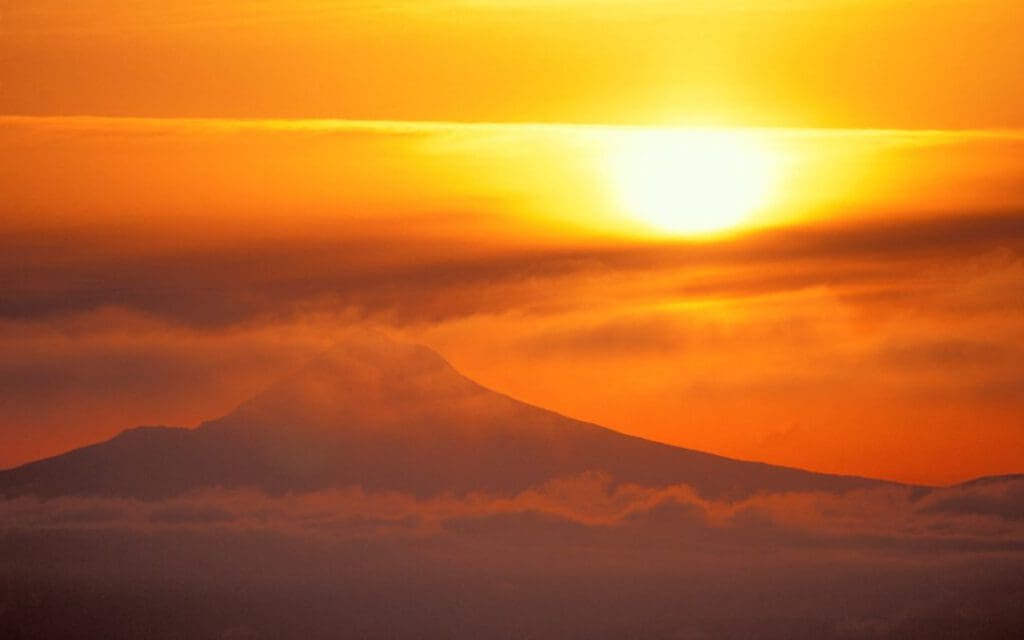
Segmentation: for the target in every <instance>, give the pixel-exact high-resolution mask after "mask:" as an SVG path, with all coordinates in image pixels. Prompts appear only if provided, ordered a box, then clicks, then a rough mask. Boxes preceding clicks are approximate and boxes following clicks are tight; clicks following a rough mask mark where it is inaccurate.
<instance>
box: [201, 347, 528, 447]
mask: <svg viewBox="0 0 1024 640" xmlns="http://www.w3.org/2000/svg"><path fill="white" fill-rule="evenodd" d="M488 401H489V403H490V406H488V407H485V406H483V405H485V404H487V403H488ZM514 404H519V403H516V402H515V401H513V400H511V399H509V398H507V397H505V396H502V395H501V394H498V393H496V392H493V391H490V390H488V389H485V388H484V387H482V386H480V385H478V384H476V383H475V382H473V381H472V380H470V379H468V378H466V377H465V376H463V375H462V374H460V373H459V372H458V371H456V370H455V369H454V368H453V367H452V366H451V365H450V364H449V363H448V362H447V361H446V360H445V359H444V358H443V357H442V356H441V355H440V354H438V353H437V352H436V351H433V350H432V349H429V348H427V347H425V346H422V345H416V344H407V343H402V342H397V341H393V340H390V339H388V338H387V337H385V336H383V335H382V334H379V333H369V332H367V333H363V334H358V335H356V336H352V337H348V338H346V339H344V340H342V341H340V342H338V343H336V344H335V345H334V347H332V348H331V349H330V350H329V351H327V352H325V353H323V354H321V355H320V356H318V357H317V358H315V359H314V360H313V361H311V362H310V363H308V364H307V365H306V366H304V367H303V368H302V369H300V370H299V371H297V372H295V373H294V374H293V375H291V376H288V377H286V378H284V379H282V380H280V381H279V382H277V383H276V384H274V385H272V386H271V387H270V388H268V389H266V390H265V391H263V392H262V393H259V394H258V395H256V396H254V397H253V398H252V399H250V400H248V401H246V402H245V403H243V404H242V405H240V406H239V407H238V408H237V409H235V410H234V411H232V412H231V413H230V414H228V415H227V416H224V417H223V418H220V419H217V420H213V421H210V422H207V423H204V424H203V425H202V427H201V428H202V429H247V430H262V431H267V430H270V431H275V430H280V431H288V432H292V433H296V432H308V433H323V432H325V431H337V430H349V429H357V430H369V431H376V432H388V431H394V432H399V431H400V432H404V433H405V434H406V435H410V434H409V432H410V431H411V430H413V429H416V428H427V427H431V428H435V429H437V428H443V427H453V426H458V427H469V426H472V425H474V424H477V423H479V422H480V420H481V419H482V418H485V417H486V415H487V413H488V411H490V412H493V411H495V410H497V409H498V408H499V407H498V406H496V405H500V407H501V408H503V409H508V408H509V407H510V406H511V405H514Z"/></svg>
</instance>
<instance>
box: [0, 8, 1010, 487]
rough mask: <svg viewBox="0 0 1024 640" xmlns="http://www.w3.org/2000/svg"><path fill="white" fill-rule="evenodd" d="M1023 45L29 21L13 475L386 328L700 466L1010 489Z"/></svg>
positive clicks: (5, 48)
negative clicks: (741, 462) (733, 462)
mask: <svg viewBox="0 0 1024 640" xmlns="http://www.w3.org/2000/svg"><path fill="white" fill-rule="evenodd" d="M1022 11H1024V10H1022V9H1021V8H1020V5H1019V3H1016V2H1009V1H1005V2H1004V1H1001V0H1000V1H990V2H960V1H953V0H946V1H936V2H929V3H916V2H903V3H893V2H881V1H876V0H847V1H835V2H826V1H811V0H790V1H787V2H777V3H758V2H752V1H749V0H725V1H722V2H711V1H710V0H692V1H690V2H667V1H665V2H663V1H661V0H639V1H636V0H635V1H632V2H620V1H613V0H554V1H550V2H541V1H539V0H538V1H529V0H524V1H519V2H513V1H508V2H498V1H484V0H479V1H472V0H420V1H417V2H412V1H404V2H401V1H400V2H378V1H374V0H362V1H352V2H306V1H300V2H287V3H286V2H280V1H263V2H234V1H229V2H219V3H212V2H211V3H206V2H201V3H188V4H184V3H176V4H173V5H169V4H165V3H140V2H131V1H129V0H104V1H92V0H86V1H84V2H80V3H74V4H72V3H66V2H56V1H55V0H40V1H39V2H33V3H19V4H18V5H16V6H12V7H8V8H6V10H5V13H4V15H3V22H2V23H0V25H2V27H0V29H2V35H3V37H2V39H0V82H2V85H0V87H2V90H0V114H2V115H0V148H3V149H4V151H5V152H4V153H3V154H0V292H2V293H3V295H2V296H0V353H3V354H4V355H3V356H2V357H0V466H8V465H13V464H17V463H20V462H24V461H27V460H29V459H32V458H36V457H40V456H43V455H49V454H52V453H55V452H57V451H60V450H63V449H66V448H69V447H73V446H79V445H82V444H86V443H89V442H92V441H95V440H96V439H98V438H102V437H108V436H110V435H113V434H114V433H116V432H118V431H120V430H121V429H123V428H125V427H129V426H134V425H136V424H181V425H185V426H191V425H194V424H196V423H198V422H200V421H201V420H204V419H208V418H212V417H215V416H217V415H219V414H223V413H225V412H226V411H228V410H229V409H231V408H232V406H233V405H234V404H236V403H237V402H239V401H241V400H244V399H245V398H246V397H248V396H249V395H251V394H252V393H254V392H255V391H258V390H259V389H261V388H262V387H263V386H265V385H266V384H268V383H269V382H271V381H273V380H274V379H275V378H277V377H280V376H281V375H282V373H284V372H287V371H289V370H291V369H292V368H294V367H295V366H297V365H298V364H300V363H301V362H302V361H303V360H304V359H305V358H307V357H309V356H310V355H312V354H314V353H316V352H317V351H318V350H320V349H323V348H325V347H326V346H328V345H329V344H330V343H331V341H332V338H333V337H334V336H337V335H339V333H340V332H342V331H344V330H345V328H346V327H349V326H351V325H370V326H373V327H375V328H378V329H383V330H384V331H386V332H388V333H390V334H392V335H395V336H398V337H401V338H405V339H409V340H415V341H422V342H424V343H427V344H429V345H431V346H433V347H435V348H437V349H438V350H439V351H441V352H442V353H443V354H445V356H446V357H448V358H449V359H450V360H451V361H452V363H453V364H454V365H455V366H456V367H457V368H459V369H460V370H461V371H463V372H464V373H465V374H466V375H468V376H469V377H471V378H474V379H476V380H478V381H480V382H481V383H483V384H486V385H488V386H491V387H493V388H496V389H498V390H501V391H504V392H507V393H510V394H512V395H514V396H517V397H519V398H522V399H524V400H527V401H530V402H534V403H536V404H540V405H542V406H545V407H549V408H552V409H555V410H557V411H560V412H563V413H566V414H569V415H573V416H575V417H579V418H583V419H587V420H591V421H594V422H598V423H600V424H604V425H607V426H609V427H612V428H616V429H620V430H623V431H626V432H629V433H634V434H638V435H643V436H646V437H651V438H654V439H658V440H664V441H667V442H671V443H674V444H679V445H682V446H689V447H693V448H698V449H704V450H708V451H714V452H717V453H722V454H725V455H730V456H735V457H742V458H748V459H757V460H765V461H769V462H775V463H780V464H789V465H795V466H801V467H805V468H811V469H815V470H821V471H832V472H843V473H856V474H863V475H873V476H879V477H886V478H894V479H900V480H909V481H917V482H936V483H941V482H953V481H957V480H962V479H965V478H969V477H973V476H978V475H983V474H994V473H1007V472H1019V471H1021V470H1022V462H1024V431H1022V429H1024V368H1022V367H1021V365H1020V363H1021V362H1024V260H1022V257H1021V256H1022V251H1024V217H1022V215H1021V211H1022V210H1024V132H1022V131H1024V100H1022V99H1021V97H1022V96H1021V91H1022V89H1021V87H1024V63H1022V62H1021V61H1022V60H1024V39H1022V38H1020V37H1019V34H1020V33H1022V32H1024V16H1022ZM595 389H600V393H595V391H594V390H595Z"/></svg>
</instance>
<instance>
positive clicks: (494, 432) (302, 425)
mask: <svg viewBox="0 0 1024 640" xmlns="http://www.w3.org/2000/svg"><path fill="white" fill-rule="evenodd" d="M586 472H600V473H604V474H607V475H608V476H610V477H611V479H612V481H613V482H616V483H632V484H638V485H644V486H668V485H672V484H688V485H690V486H692V487H693V488H694V489H695V490H696V491H697V492H698V493H700V494H702V495H705V496H707V497H714V498H722V497H726V498H741V497H745V496H749V495H752V494H754V493H758V492H785V491H829V492H845V491H848V490H852V489H858V488H869V487H874V486H912V485H900V484H899V483H894V482H889V481H885V480H875V479H870V478H864V477H859V476H845V475H833V474H822V473H815V472H812V471H807V470H803V469H795V468H790V467H781V466H775V465H771V464H767V463H763V462H751V461H742V460H735V459H732V458H727V457H724V456H719V455H716V454H712V453H705V452H701V451H695V450H692V449H686V448H682V447H675V446H672V445H668V444H664V443H660V442H656V441H653V440H647V439H644V438H640V437H637V436H631V435H627V434H623V433H619V432H616V431H613V430H611V429H608V428H606V427H602V426H600V425H596V424H592V423H588V422H583V421H579V420H575V419H573V418H570V417H567V416H563V415H560V414H558V413H556V412H553V411H549V410H547V409H543V408H540V407H535V406H532V405H529V404H527V403H524V402H521V401H519V400H516V399H514V398H511V397H509V396H507V395H505V394H502V393H500V392H497V391H493V390H491V389H488V388H486V387H484V386H482V385H480V384H478V383H476V382H475V381H473V380H471V379H469V378H467V377H465V376H463V375H462V374H461V373H459V372H458V371H457V370H456V369H455V368H454V367H452V366H451V364H450V363H448V362H447V360H445V359H444V358H443V357H442V356H441V355H440V354H438V353H436V352H435V351H433V350H431V349H428V348H426V347H423V346H420V345H409V344H403V343H397V342H393V341H391V340H389V339H387V338H384V337H383V336H380V335H379V334H373V335H371V336H360V337H359V338H358V339H349V340H346V341H344V342H342V343H339V345H338V346H337V347H335V348H334V349H332V350H331V351H329V352H327V353H325V354H323V355H321V356H319V357H317V358H315V359H314V360H313V361H311V362H310V363H309V364H307V365H306V366H305V367H303V368H301V369H300V370H298V371H297V372H295V373H294V374H292V375H290V376H286V377H284V378H282V379H281V380H280V381H278V382H277V383H275V384H273V385H271V386H270V387H269V388H267V389H266V390H264V391H263V392H261V393H258V394H256V395H255V396H253V397H252V398H250V399H249V400H247V401H245V402H243V403H241V404H240V405H239V406H238V407H236V408H235V409H234V410H233V411H231V412H229V413H228V414H226V415H224V416H222V417H220V418H217V419H214V420H209V421H206V422H204V423H202V424H201V425H199V426H198V427H196V428H195V429H184V428H178V427H135V428H133V429H128V430H126V431H123V432H121V433H120V434H118V435H117V436H115V437H114V438H112V439H110V440H107V441H105V442H100V443H97V444H93V445H89V446H86V447H82V448H79V449H75V450H73V451H70V452H67V453H65V454H61V455H58V456H54V457H51V458H46V459H43V460H39V461H36V462H32V463H28V464H26V465H22V466H20V467H16V468H14V469H10V470H6V471H0V495H3V496H7V497H12V496H17V495H30V494H34V495H38V496H41V497H57V496H62V495H104V496H107V495H109V496H118V497H127V498H142V499H156V498H165V497H171V496H175V495H181V494H183V493H188V492H190V491H196V490H200V489H203V488H210V487H226V488H243V487H244V488H256V489H260V490H263V491H266V492H269V493H274V494H283V493H301V492H309V491H316V490H321V489H327V488H339V487H349V486H361V487H363V488H364V489H367V490H395V491H403V492H407V493H411V494H415V495H421V496H426V495H436V494H441V493H446V492H447V493H468V492H474V491H486V492H491V493H509V494H510V493H515V492H519V491H523V490H525V489H527V488H530V487H533V486H536V485H538V484H542V483H544V482H547V481H550V480H552V479H555V478H558V477H565V476H571V475H578V474H581V473H586Z"/></svg>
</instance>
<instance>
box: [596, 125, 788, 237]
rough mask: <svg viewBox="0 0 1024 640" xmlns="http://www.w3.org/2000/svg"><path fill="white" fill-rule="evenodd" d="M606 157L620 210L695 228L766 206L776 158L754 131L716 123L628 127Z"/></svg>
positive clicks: (735, 220) (652, 222) (717, 226)
mask: <svg viewBox="0 0 1024 640" xmlns="http://www.w3.org/2000/svg"><path fill="white" fill-rule="evenodd" d="M610 162H611V168H610V171H611V179H612V182H613V183H614V185H615V187H616V191H617V192H618V196H619V199H620V205H621V207H622V208H623V209H624V210H625V213H627V214H629V215H630V216H633V217H635V218H638V219H639V220H641V221H642V222H643V223H644V224H645V225H647V226H650V227H653V228H655V229H657V230H659V231H661V232H667V233H678V234H693V235H699V234H708V233H714V232H718V231H724V230H726V229H731V228H733V227H735V226H737V225H739V224H741V223H743V222H744V221H745V220H747V219H748V218H749V217H750V216H751V215H752V214H754V213H755V212H756V211H757V210H759V209H761V208H762V207H764V206H765V205H766V204H767V202H768V200H769V198H770V196H771V195H772V191H773V189H774V186H775V182H776V180H777V177H778V176H777V174H778V164H779V162H778V158H776V157H775V155H774V154H773V153H771V152H770V150H769V149H767V148H766V147H764V146H763V145H762V144H761V143H760V141H759V140H757V138H756V137H755V135H754V134H752V133H745V132H739V131H719V130H658V131H643V132H630V133H628V134H624V136H623V140H622V141H621V143H620V144H617V145H616V146H615V148H614V149H613V150H612V151H611V155H610Z"/></svg>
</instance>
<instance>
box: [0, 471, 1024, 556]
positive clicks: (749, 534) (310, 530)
mask: <svg viewBox="0 0 1024 640" xmlns="http://www.w3.org/2000/svg"><path fill="white" fill-rule="evenodd" d="M1022 486H1024V485H1022V481H1021V479H1020V478H1005V479H993V480H992V481H988V482H984V483H976V484H972V485H963V486H955V487H951V488H948V489H939V490H919V489H910V488H905V489H904V488H899V487H895V488H885V489H873V490H862V491H854V492H850V493H848V494H825V493H779V494H763V495H756V496H753V497H750V498H747V499H743V500H739V501H716V500H710V499H705V498H701V497H700V496H698V494H697V493H696V492H695V491H694V490H693V489H692V488H690V487H688V486H685V485H680V486H672V487H665V488H661V489H655V488H644V487H638V486H633V485H613V484H611V483H610V481H609V479H608V478H606V477H604V476H601V475H599V474H584V475H582V476H576V477H568V478H563V479H558V480H554V481H551V482H549V483H547V484H545V485H543V486H540V487H537V488H535V489H531V490H528V491H525V492H523V493H520V494H518V495H515V496H511V497H508V496H501V497H499V496H491V495H489V494H487V493H474V494H469V495H466V496H464V497H454V496H439V497H435V498H426V499H425V498H416V497H414V496H410V495H407V494H402V493H372V492H365V491H363V490H361V489H359V488H353V489H349V490H330V491H319V492H311V493H302V494H288V495H281V496H268V495H265V494H262V493H258V492H255V491H246V490H232V491H228V490H208V491H203V492H200V493H197V494H193V495H189V496H184V497H181V498H175V499H169V500H162V501H137V500H125V499H108V498H56V499H50V500H43V501H40V500H38V499H36V498H18V499H12V500H7V501H3V502H0V512H2V514H3V518H2V520H0V521H2V522H3V528H4V530H5V531H6V532H8V533H10V532H19V531H20V532H26V531H48V530H49V531H53V530H69V529H79V530H113V529H129V530H136V531H140V532H150V533H157V532H160V531H167V530H179V529H185V530H225V531H235V532H238V531H272V532H277V533H281V534H286V535H289V536H300V537H307V536H309V537H313V538H324V539H349V538H364V537H370V538H380V537H383V538H388V537H395V536H397V537H399V538H406V537H409V536H413V537H423V536H427V537H437V536H441V537H446V536H453V535H454V536H456V537H469V538H475V537H481V538H484V539H489V538H499V539H504V538H509V539H514V540H516V544H529V545H534V544H541V543H543V544H560V543H561V542H565V541H571V540H572V539H573V538H575V537H577V536H578V537H581V538H582V539H586V540H590V541H591V542H594V543H600V544H607V545H611V546H621V545H628V546H632V545H634V544H636V543H637V542H638V541H639V540H648V542H649V543H650V544H660V545H667V546H668V547H673V548H677V549H678V550H680V551H683V550H685V549H687V548H692V547H693V545H700V546H707V547H730V546H734V545H735V546H744V547H749V548H761V547H765V546H770V547H779V546H781V547H792V548H804V547H810V548H837V549H858V548H864V549H886V548H890V549H893V550H905V551H911V550H915V549H916V550H919V551H925V550H935V551H943V552H946V551H948V552H973V551H977V552H992V551H1013V552H1016V551H1024V523H1022V520H1024V517H1022V515H1021V508H1022V495H1024V494H1022V493H1021V491H1022Z"/></svg>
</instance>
